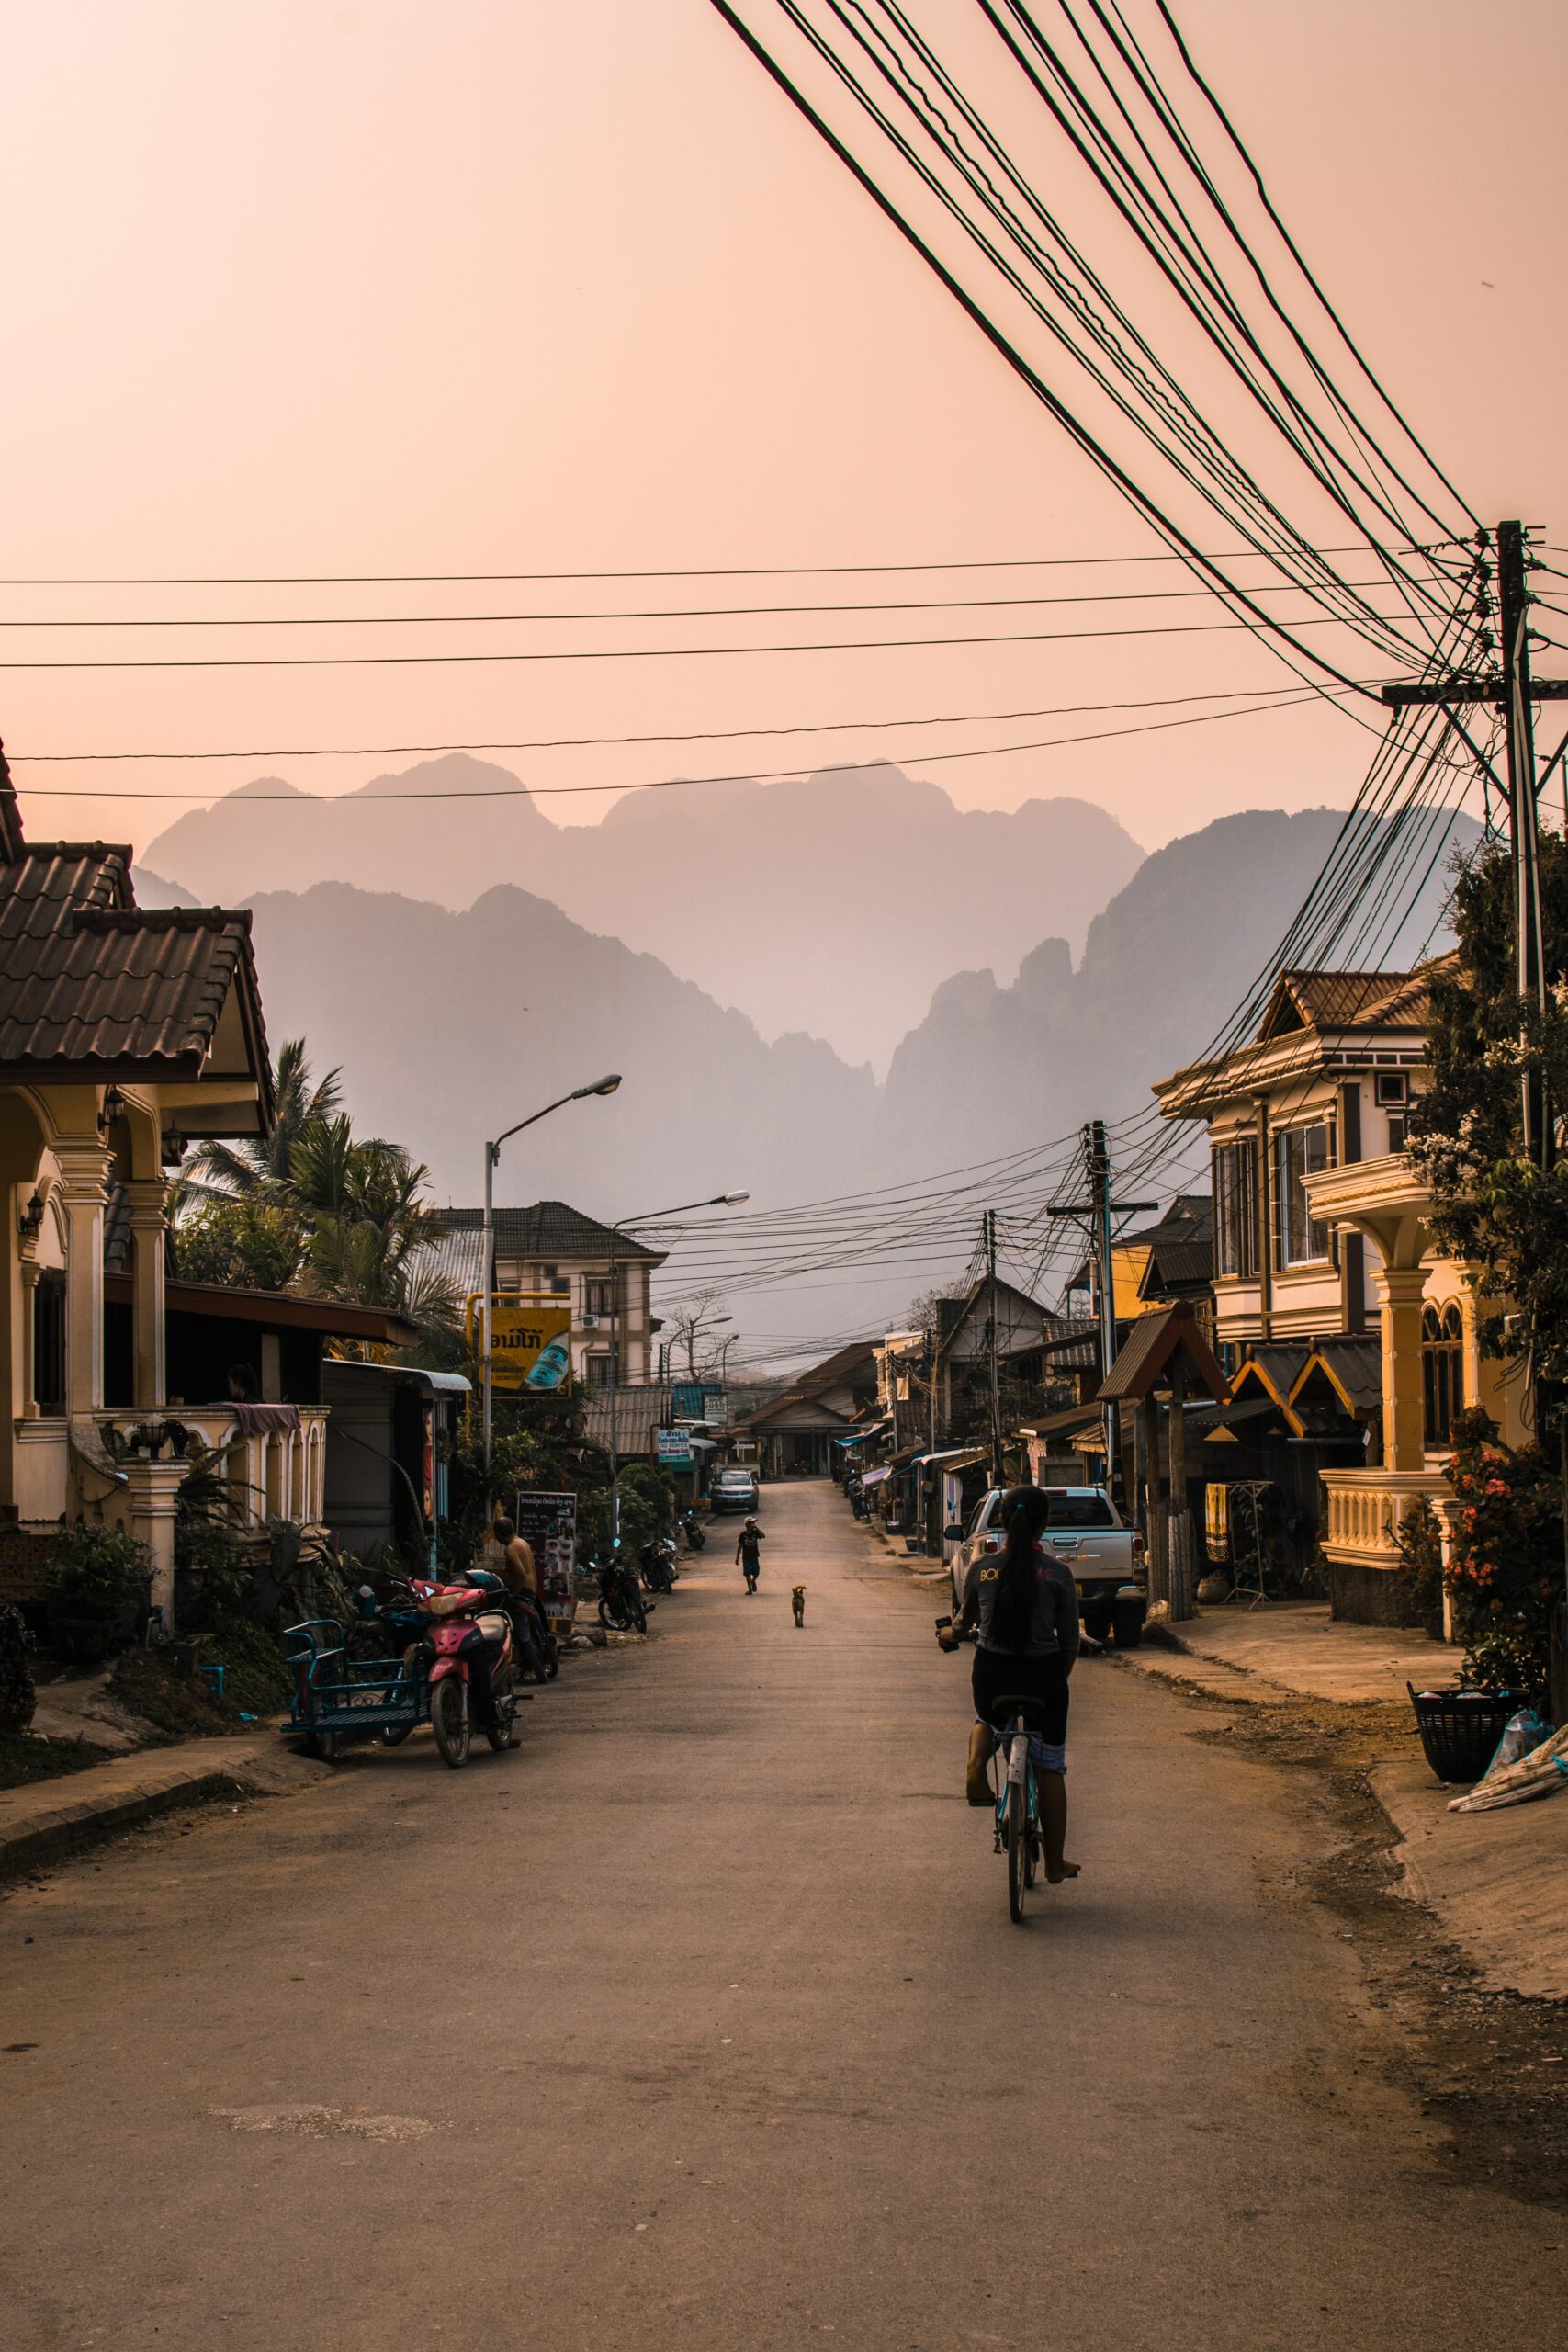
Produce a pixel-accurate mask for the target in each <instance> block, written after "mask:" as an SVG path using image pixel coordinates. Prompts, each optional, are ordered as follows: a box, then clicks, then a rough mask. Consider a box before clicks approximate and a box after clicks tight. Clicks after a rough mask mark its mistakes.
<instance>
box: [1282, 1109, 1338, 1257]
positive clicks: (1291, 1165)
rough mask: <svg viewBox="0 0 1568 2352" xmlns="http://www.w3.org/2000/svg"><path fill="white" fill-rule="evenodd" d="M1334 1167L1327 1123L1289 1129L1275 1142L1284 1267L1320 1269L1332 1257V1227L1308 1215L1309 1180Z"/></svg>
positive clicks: (1322, 1122)
mask: <svg viewBox="0 0 1568 2352" xmlns="http://www.w3.org/2000/svg"><path fill="white" fill-rule="evenodd" d="M1331 1165H1332V1155H1331V1153H1330V1150H1329V1141H1328V1126H1327V1123H1326V1121H1319V1123H1318V1124H1317V1125H1315V1126H1312V1127H1286V1128H1283V1129H1282V1130H1281V1131H1280V1134H1278V1135H1277V1136H1275V1138H1274V1170H1275V1177H1276V1180H1277V1183H1278V1188H1279V1197H1278V1204H1277V1209H1276V1215H1277V1217H1278V1221H1279V1234H1280V1264H1281V1265H1282V1266H1311V1265H1316V1264H1319V1263H1321V1262H1322V1261H1324V1260H1325V1259H1326V1257H1327V1256H1328V1227H1326V1226H1325V1225H1319V1224H1318V1223H1317V1221H1316V1219H1315V1218H1314V1217H1313V1216H1310V1215H1309V1213H1308V1209H1307V1196H1306V1179H1307V1178H1308V1177H1309V1176H1316V1175H1318V1174H1319V1173H1320V1172H1321V1171H1322V1170H1324V1169H1325V1168H1327V1167H1329V1166H1331Z"/></svg>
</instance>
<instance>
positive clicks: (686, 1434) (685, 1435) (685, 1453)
mask: <svg viewBox="0 0 1568 2352" xmlns="http://www.w3.org/2000/svg"><path fill="white" fill-rule="evenodd" d="M655 1436H656V1437H657V1439H658V1443H659V1459H660V1462H661V1463H662V1464H663V1465H664V1467H665V1469H666V1470H689V1469H690V1468H691V1467H692V1461H693V1456H692V1439H691V1432H690V1431H689V1430H656V1431H655Z"/></svg>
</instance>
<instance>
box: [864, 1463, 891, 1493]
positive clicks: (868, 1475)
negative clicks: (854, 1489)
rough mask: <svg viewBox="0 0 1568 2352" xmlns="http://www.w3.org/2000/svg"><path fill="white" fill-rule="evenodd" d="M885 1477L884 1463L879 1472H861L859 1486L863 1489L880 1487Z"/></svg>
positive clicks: (885, 1466) (886, 1474)
mask: <svg viewBox="0 0 1568 2352" xmlns="http://www.w3.org/2000/svg"><path fill="white" fill-rule="evenodd" d="M886 1476H888V1471H887V1465H886V1463H885V1464H883V1466H882V1468H881V1469H880V1470H866V1471H863V1473H862V1475H861V1486H862V1487H863V1488H864V1487H880V1486H881V1484H882V1481H883V1480H884V1478H886Z"/></svg>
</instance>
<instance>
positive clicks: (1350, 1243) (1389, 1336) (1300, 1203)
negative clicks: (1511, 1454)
mask: <svg viewBox="0 0 1568 2352" xmlns="http://www.w3.org/2000/svg"><path fill="white" fill-rule="evenodd" d="M1451 960H1452V959H1451V957H1444V958H1442V959H1440V962H1441V964H1442V965H1444V966H1447V965H1448V964H1449V963H1450V962H1451ZM1436 968H1438V966H1436V965H1426V966H1423V967H1419V968H1418V969H1416V970H1415V971H1411V972H1384V971H1369V972H1363V971H1293V972H1285V973H1282V974H1281V975H1280V978H1279V979H1278V980H1277V982H1276V983H1275V986H1274V989H1273V992H1272V994H1271V996H1270V998H1269V1005H1268V1008H1267V1011H1266V1012H1265V1013H1264V1017H1263V1020H1262V1022H1261V1023H1260V1025H1259V1028H1258V1034H1257V1035H1256V1036H1255V1037H1252V1038H1250V1039H1247V1040H1246V1041H1244V1042H1242V1043H1241V1044H1238V1045H1237V1046H1235V1047H1234V1049H1232V1050H1231V1051H1229V1052H1228V1053H1225V1054H1224V1055H1218V1056H1215V1057H1213V1058H1211V1059H1207V1060H1204V1061H1201V1062H1196V1063H1193V1064H1192V1065H1190V1067H1189V1068H1188V1069H1180V1070H1178V1071H1177V1072H1176V1073H1175V1075H1174V1076H1173V1077H1171V1078H1168V1079H1167V1080H1164V1081H1163V1082H1162V1083H1161V1084H1159V1085H1158V1086H1156V1088H1155V1090H1154V1091H1155V1094H1156V1098H1157V1100H1158V1103H1159V1105H1160V1108H1161V1110H1162V1112H1163V1113H1164V1114H1165V1116H1166V1117H1167V1118H1168V1119H1172V1120H1180V1121H1183V1122H1187V1123H1190V1124H1192V1125H1201V1126H1203V1127H1206V1129H1207V1131H1208V1142H1209V1150H1210V1166H1211V1170H1212V1178H1213V1182H1212V1193H1213V1207H1212V1244H1211V1246H1212V1251H1213V1299H1214V1308H1213V1335H1214V1340H1215V1345H1216V1349H1217V1351H1218V1353H1219V1356H1220V1358H1221V1361H1222V1363H1223V1364H1224V1369H1225V1372H1226V1374H1228V1375H1229V1378H1230V1383H1231V1389H1232V1396H1231V1399H1230V1402H1229V1403H1228V1404H1226V1405H1223V1406H1220V1407H1217V1408H1213V1410H1212V1411H1210V1412H1208V1413H1207V1414H1206V1415H1205V1416H1204V1417H1203V1418H1204V1419H1206V1421H1207V1424H1208V1425H1207V1426H1206V1427H1205V1428H1204V1429H1203V1430H1202V1434H1201V1443H1200V1444H1199V1445H1198V1446H1197V1447H1196V1448H1195V1449H1194V1453H1196V1455H1197V1456H1198V1457H1200V1458H1201V1460H1202V1463H1203V1472H1204V1476H1205V1478H1206V1480H1207V1481H1209V1482H1217V1483H1221V1484H1224V1483H1226V1482H1234V1481H1235V1480H1242V1481H1247V1480H1253V1481H1265V1482H1268V1483H1270V1484H1272V1485H1273V1486H1275V1487H1277V1488H1278V1489H1279V1492H1280V1498H1281V1501H1282V1505H1283V1511H1284V1517H1285V1520H1286V1521H1287V1523H1288V1524H1289V1525H1290V1527H1291V1528H1292V1530H1293V1531H1294V1533H1293V1536H1292V1542H1293V1544H1294V1546H1295V1549H1296V1552H1297V1555H1298V1557H1299V1558H1302V1559H1305V1558H1307V1557H1310V1555H1312V1554H1313V1553H1314V1551H1316V1550H1321V1554H1322V1556H1323V1558H1324V1559H1325V1562H1326V1564H1327V1571H1328V1581H1329V1587H1330V1592H1331V1596H1332V1599H1333V1601H1334V1605H1335V1608H1336V1611H1337V1613H1338V1614H1341V1615H1344V1616H1347V1617H1359V1618H1366V1619H1370V1620H1372V1621H1374V1622H1383V1621H1385V1620H1386V1619H1387V1618H1388V1616H1389V1614H1390V1612H1391V1611H1393V1609H1394V1608H1395V1607H1396V1606H1397V1605H1398V1595H1399V1591H1400V1578H1399V1572H1400V1570H1401V1569H1402V1567H1403V1566H1404V1561H1403V1558H1402V1555H1401V1553H1400V1550H1399V1545H1398V1541H1397V1537H1398V1532H1399V1529H1400V1527H1401V1524H1402V1522H1403V1521H1404V1519H1405V1517H1406V1515H1407V1513H1408V1512H1409V1510H1410V1509H1411V1507H1412V1506H1413V1505H1414V1504H1416V1503H1419V1502H1421V1501H1423V1500H1425V1501H1427V1502H1430V1503H1431V1504H1432V1505H1433V1506H1434V1508H1435V1509H1437V1510H1438V1512H1439V1515H1440V1514H1441V1513H1442V1512H1443V1511H1444V1510H1446V1509H1447V1507H1448V1505H1449V1504H1450V1502H1451V1499H1452V1498H1451V1495H1450V1490H1449V1487H1448V1482H1447V1479H1446V1476H1445V1475H1444V1464H1445V1462H1446V1460H1447V1458H1448V1455H1449V1452H1450V1430H1451V1426H1452V1422H1453V1419H1454V1416H1455V1414H1456V1413H1457V1412H1458V1411H1459V1410H1460V1409H1461V1407H1464V1406H1470V1405H1476V1404H1479V1405H1483V1406H1484V1408H1486V1410H1487V1411H1488V1412H1489V1413H1491V1414H1492V1416H1493V1418H1494V1419H1495V1420H1496V1421H1497V1422H1498V1424H1499V1426H1500V1427H1501V1429H1502V1430H1503V1433H1504V1435H1505V1436H1506V1437H1507V1438H1508V1439H1509V1440H1510V1441H1512V1442H1517V1440H1518V1439H1520V1438H1521V1437H1522V1436H1524V1435H1525V1434H1526V1432H1525V1431H1524V1430H1522V1428H1521V1427H1520V1425H1519V1386H1520V1384H1519V1383H1518V1382H1517V1381H1514V1380H1511V1379H1510V1378H1508V1377H1507V1376H1506V1367H1505V1366H1503V1365H1501V1364H1499V1363H1496V1362H1495V1361H1492V1360H1489V1359H1487V1358H1484V1357H1483V1355H1482V1352H1481V1348H1480V1340H1479V1333H1478V1330H1477V1325H1476V1309H1475V1295H1474V1292H1473V1289H1472V1285H1471V1283H1470V1282H1469V1281H1468V1280H1467V1276H1466V1270H1465V1268H1464V1267H1462V1266H1461V1265H1459V1264H1456V1263H1455V1262H1454V1261H1452V1260H1450V1259H1448V1258H1446V1257H1444V1256H1443V1255H1442V1253H1441V1252H1440V1251H1439V1250H1437V1248H1436V1247H1435V1245H1434V1244H1433V1242H1432V1239H1431V1236H1430V1233H1429V1231H1428V1228H1427V1211H1428V1209H1429V1206H1430V1203H1429V1201H1428V1199H1427V1193H1426V1192H1425V1189H1424V1187H1423V1185H1422V1183H1421V1181H1420V1178H1419V1177H1418V1175H1417V1174H1416V1170H1415V1169H1414V1167H1413V1166H1412V1163H1411V1161H1410V1159H1409V1158H1408V1156H1407V1155H1406V1153H1405V1150H1404V1138H1405V1123H1406V1120H1407V1119H1408V1117H1409V1114H1410V1109H1411V1105H1412V1103H1413V1102H1415V1101H1416V1099H1417V1098H1418V1097H1419V1094H1420V1091H1421V1089H1422V1086H1423V1084H1424V1081H1425V1078H1426V1064H1427V1020H1428V982H1429V978H1430V975H1431V973H1432V972H1433V970H1434V969H1436ZM1166 1254H1167V1256H1168V1258H1169V1257H1170V1253H1169V1252H1168V1253H1166ZM1181 1257H1182V1253H1181V1251H1180V1250H1177V1252H1176V1253H1175V1256H1174V1258H1172V1259H1171V1262H1170V1271H1171V1272H1172V1273H1173V1274H1174V1273H1177V1272H1179V1271H1180V1261H1181ZM1192 1458H1193V1456H1192V1454H1190V1456H1189V1461H1190V1462H1191V1460H1192Z"/></svg>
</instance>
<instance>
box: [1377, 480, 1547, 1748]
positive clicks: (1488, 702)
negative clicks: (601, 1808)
mask: <svg viewBox="0 0 1568 2352" xmlns="http://www.w3.org/2000/svg"><path fill="white" fill-rule="evenodd" d="M1481 544H1482V545H1483V546H1484V544H1485V537H1484V534H1483V535H1482V538H1481ZM1496 547H1497V607H1498V613H1497V618H1498V634H1499V637H1500V639H1501V649H1500V650H1501V655H1502V661H1501V666H1500V669H1499V670H1498V671H1496V672H1494V673H1492V674H1491V675H1489V676H1481V675H1475V674H1461V675H1458V676H1454V677H1451V678H1447V679H1443V680H1438V681H1434V682H1433V683H1431V684H1420V685H1397V686H1384V687H1383V688H1382V700H1383V701H1384V702H1385V703H1386V704H1388V705H1389V707H1390V708H1391V709H1394V710H1405V709H1409V708H1410V707H1412V706H1413V705H1419V704H1425V705H1428V706H1429V705H1433V704H1440V705H1442V706H1443V707H1445V708H1450V709H1453V708H1460V707H1464V706H1466V705H1479V706H1480V707H1483V708H1484V709H1489V710H1495V711H1499V712H1500V713H1501V714H1502V719H1503V732H1504V741H1505V744H1506V753H1507V797H1508V846H1509V851H1510V854H1511V856H1512V859H1513V870H1514V973H1515V984H1516V987H1517V991H1518V994H1519V996H1520V998H1521V1000H1523V1001H1526V1002H1531V1001H1533V1002H1534V1004H1535V1005H1536V1006H1537V1008H1538V1009H1539V1010H1540V1011H1544V1010H1545V1006H1546V958H1545V953H1544V949H1543V945H1542V935H1541V920H1540V786H1541V784H1542V782H1543V778H1542V777H1541V776H1540V774H1539V772H1538V770H1537V766H1536V756H1535V706H1536V704H1537V703H1538V702H1568V678H1534V677H1532V676H1531V674H1530V630H1529V607H1530V594H1529V540H1528V538H1527V537H1526V533H1525V527H1524V526H1523V524H1521V523H1517V522H1513V523H1499V524H1498V526H1497V532H1496ZM1456 724H1457V722H1456ZM1520 1086H1521V1096H1520V1103H1519V1119H1520V1127H1521V1132H1522V1136H1523V1142H1524V1150H1525V1156H1526V1158H1527V1159H1531V1160H1533V1161H1534V1163H1535V1165H1536V1166H1537V1167H1538V1168H1540V1169H1542V1170H1546V1169H1549V1168H1550V1167H1551V1163H1552V1158H1553V1144H1554V1137H1553V1130H1552V1109H1551V1103H1549V1102H1548V1101H1547V1100H1546V1096H1545V1091H1544V1089H1543V1088H1542V1086H1541V1084H1540V1079H1539V1077H1538V1076H1536V1075H1534V1074H1532V1073H1531V1072H1530V1071H1529V1070H1528V1069H1526V1070H1522V1071H1521V1073H1520ZM1561 1447H1562V1460H1563V1464H1564V1481H1563V1501H1564V1541H1565V1555H1564V1571H1563V1573H1564V1589H1563V1595H1562V1598H1561V1599H1560V1600H1559V1602H1558V1604H1557V1609H1556V1611H1555V1620H1556V1622H1555V1624H1554V1626H1553V1631H1552V1642H1551V1650H1552V1658H1551V1680H1552V1693H1551V1696H1552V1702H1553V1706H1554V1709H1555V1711H1556V1713H1557V1716H1558V1720H1559V1721H1560V1722H1561V1721H1562V1715H1563V1713H1564V1711H1565V1710H1568V1419H1565V1420H1564V1422H1563V1427H1562V1438H1561Z"/></svg>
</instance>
